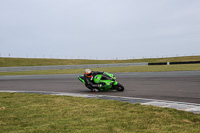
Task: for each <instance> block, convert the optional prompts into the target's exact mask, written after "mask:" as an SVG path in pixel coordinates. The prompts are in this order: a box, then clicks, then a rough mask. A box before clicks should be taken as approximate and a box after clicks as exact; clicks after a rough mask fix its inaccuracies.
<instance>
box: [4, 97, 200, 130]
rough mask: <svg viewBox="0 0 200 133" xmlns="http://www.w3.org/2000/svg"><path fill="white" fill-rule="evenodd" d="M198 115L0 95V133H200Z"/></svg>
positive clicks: (91, 101)
mask: <svg viewBox="0 0 200 133" xmlns="http://www.w3.org/2000/svg"><path fill="white" fill-rule="evenodd" d="M199 131H200V114H193V113H190V112H184V111H178V110H175V109H169V108H159V107H154V106H145V105H140V104H130V103H126V102H118V101H111V100H102V99H87V98H78V97H68V96H55V95H42V94H27V93H26V94H25V93H0V132H2V133H15V132H20V133H27V132H45V133H46V132H52V133H58V132H67V133H74V132H76V133H88V132H93V133H116V132H119V133H129V132H130V133H134V132H142V133H143V132H144V133H166V132H169V133H199Z"/></svg>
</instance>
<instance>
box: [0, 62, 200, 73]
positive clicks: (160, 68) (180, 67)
mask: <svg viewBox="0 0 200 133" xmlns="http://www.w3.org/2000/svg"><path fill="white" fill-rule="evenodd" d="M92 70H94V71H107V72H110V73H119V72H159V71H199V70H200V64H184V65H158V66H156V65H155V66H127V67H105V68H92ZM83 72H84V69H64V70H42V71H21V72H0V75H39V74H76V73H83Z"/></svg>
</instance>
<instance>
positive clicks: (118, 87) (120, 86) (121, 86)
mask: <svg viewBox="0 0 200 133" xmlns="http://www.w3.org/2000/svg"><path fill="white" fill-rule="evenodd" d="M115 88H116V90H117V91H124V86H123V85H122V84H120V83H118V84H117V85H116V86H115Z"/></svg>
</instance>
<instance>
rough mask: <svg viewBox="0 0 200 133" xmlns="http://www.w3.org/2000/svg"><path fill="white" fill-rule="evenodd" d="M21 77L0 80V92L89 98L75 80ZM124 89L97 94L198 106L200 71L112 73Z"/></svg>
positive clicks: (69, 77) (69, 76)
mask: <svg viewBox="0 0 200 133" xmlns="http://www.w3.org/2000/svg"><path fill="white" fill-rule="evenodd" d="M78 75H79V74H62V75H24V76H23V75H20V76H0V91H4V90H6V91H45V92H62V93H77V94H91V92H90V91H89V90H88V89H87V88H86V87H85V86H84V84H82V83H81V82H80V81H79V80H78V79H77V76H78ZM114 75H115V76H116V77H117V81H118V82H119V83H121V84H122V85H124V87H125V91H124V92H117V91H110V92H97V93H94V95H110V96H122V97H134V98H145V99H157V100H168V101H177V102H188V103H195V104H200V71H180V72H133V73H115V74H114Z"/></svg>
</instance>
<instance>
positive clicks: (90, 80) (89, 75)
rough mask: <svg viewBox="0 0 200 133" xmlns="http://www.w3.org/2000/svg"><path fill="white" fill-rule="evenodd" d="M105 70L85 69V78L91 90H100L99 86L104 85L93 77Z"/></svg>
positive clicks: (86, 84)
mask: <svg viewBox="0 0 200 133" xmlns="http://www.w3.org/2000/svg"><path fill="white" fill-rule="evenodd" d="M103 73H104V72H98V71H91V70H90V69H86V70H85V74H84V80H85V86H86V87H87V88H89V89H90V90H91V91H93V92H94V91H98V88H100V87H101V86H102V84H96V83H94V81H93V78H94V77H95V76H96V75H97V74H103Z"/></svg>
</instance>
